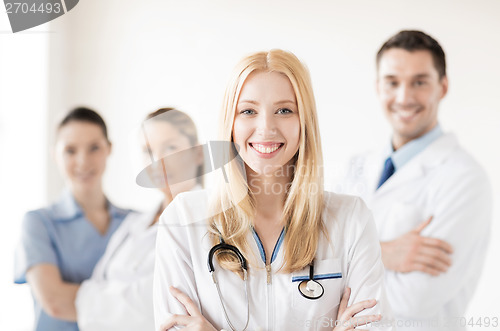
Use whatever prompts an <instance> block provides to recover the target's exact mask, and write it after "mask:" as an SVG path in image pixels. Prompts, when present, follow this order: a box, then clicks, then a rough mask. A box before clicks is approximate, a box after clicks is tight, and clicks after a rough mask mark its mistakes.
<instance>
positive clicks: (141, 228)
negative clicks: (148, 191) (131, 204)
mask: <svg viewBox="0 0 500 331" xmlns="http://www.w3.org/2000/svg"><path fill="white" fill-rule="evenodd" d="M157 211H158V208H155V209H154V210H152V211H151V212H148V213H144V214H139V213H132V214H129V215H128V216H127V218H126V219H125V220H124V221H123V223H122V225H121V226H120V227H119V228H118V230H117V231H116V233H115V234H114V235H113V237H112V238H111V240H110V242H109V244H108V247H107V249H106V252H105V253H104V255H103V257H102V258H101V259H100V260H99V262H98V264H97V265H96V267H95V269H94V272H93V274H92V277H91V278H90V279H88V280H86V281H84V282H83V283H82V285H81V287H80V289H79V290H78V294H77V298H76V302H75V304H76V309H77V316H78V326H79V328H80V330H81V331H113V330H117V331H127V330H130V331H138V330H140V331H153V330H154V316H153V301H152V300H153V269H154V256H155V242H156V232H157V228H158V227H157V224H155V225H153V226H150V224H151V222H152V221H153V219H154V217H155V215H156V213H157Z"/></svg>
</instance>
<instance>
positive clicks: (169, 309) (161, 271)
mask: <svg viewBox="0 0 500 331" xmlns="http://www.w3.org/2000/svg"><path fill="white" fill-rule="evenodd" d="M179 200H180V197H179V196H178V197H176V199H174V201H172V203H170V205H169V206H168V207H167V209H166V210H165V211H164V212H163V214H162V215H161V217H160V224H159V226H158V234H157V238H156V261H155V272H154V282H153V305H154V317H155V327H156V330H159V328H160V327H161V325H162V324H164V323H165V320H166V319H167V318H168V317H170V316H171V315H172V314H182V315H186V314H187V312H186V310H185V309H184V306H183V305H182V304H180V303H179V302H178V301H177V300H176V299H175V298H174V297H173V296H172V295H171V294H170V291H169V287H170V286H174V287H176V288H178V289H179V290H181V291H182V292H184V293H185V294H186V295H187V296H188V297H189V298H191V300H193V302H194V303H195V304H197V305H198V308H199V309H200V304H199V299H198V293H197V289H196V283H195V277H194V273H193V265H192V262H191V252H190V243H189V238H188V235H187V232H188V231H189V229H190V226H189V225H181V224H186V223H183V222H182V220H181V218H180V216H181V212H182V210H180V209H181V208H180V207H179V206H178V205H179ZM200 310H201V309H200Z"/></svg>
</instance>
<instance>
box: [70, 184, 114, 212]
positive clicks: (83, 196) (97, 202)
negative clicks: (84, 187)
mask: <svg viewBox="0 0 500 331" xmlns="http://www.w3.org/2000/svg"><path fill="white" fill-rule="evenodd" d="M72 193H73V196H74V197H75V200H76V201H77V202H78V204H79V205H80V207H81V208H82V209H83V212H84V213H85V214H88V213H93V212H95V211H107V208H108V205H107V199H106V196H105V195H104V192H103V191H102V188H100V187H99V188H96V189H94V190H88V191H75V190H74V191H73V192H72Z"/></svg>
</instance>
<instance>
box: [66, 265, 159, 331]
mask: <svg viewBox="0 0 500 331" xmlns="http://www.w3.org/2000/svg"><path fill="white" fill-rule="evenodd" d="M151 269H152V268H151ZM151 271H152V270H151ZM152 296H153V274H152V272H151V274H150V275H148V276H145V277H142V278H140V279H137V280H135V281H130V282H128V281H119V280H108V281H97V280H93V279H90V280H86V281H84V282H83V283H82V285H81V286H80V289H79V290H78V294H77V297H76V301H75V305H76V309H77V318H78V327H79V329H80V330H81V331H102V330H145V331H153V330H154V322H153V319H154V316H153V302H152Z"/></svg>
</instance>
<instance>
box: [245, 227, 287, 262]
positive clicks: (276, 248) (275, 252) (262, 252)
mask: <svg viewBox="0 0 500 331" xmlns="http://www.w3.org/2000/svg"><path fill="white" fill-rule="evenodd" d="M252 234H253V237H254V239H255V242H256V243H257V247H258V248H259V253H260V257H261V258H262V261H263V262H264V264H266V251H265V250H264V245H262V241H261V240H260V238H259V235H258V234H257V232H256V231H255V228H253V227H252ZM284 238H285V228H283V230H281V233H280V236H279V238H278V241H277V242H276V244H275V245H274V249H273V253H272V254H271V262H270V263H273V261H274V260H275V259H276V256H277V255H278V252H279V250H280V247H281V244H282V243H283V239H284Z"/></svg>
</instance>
